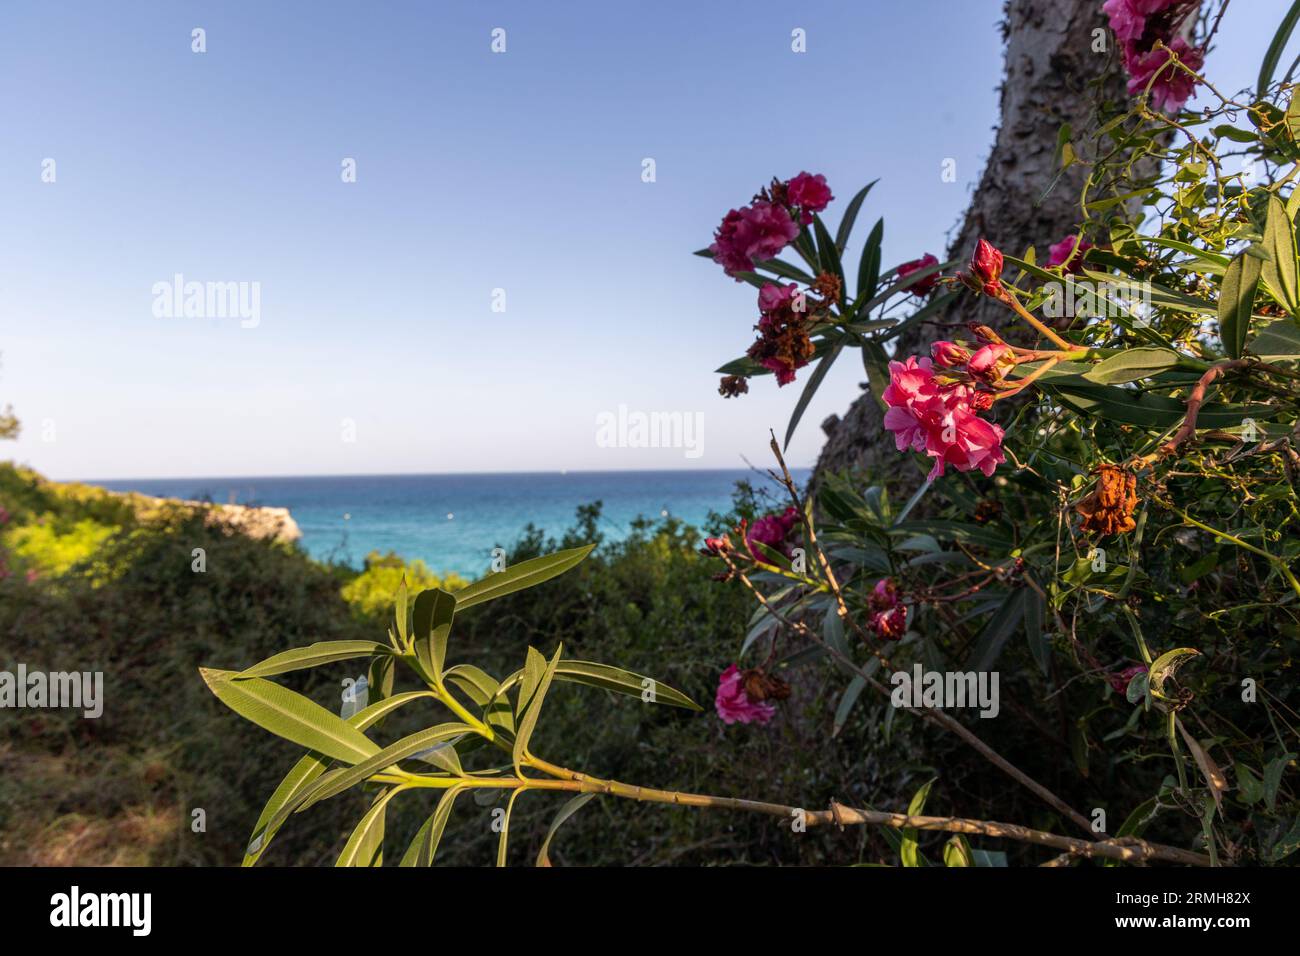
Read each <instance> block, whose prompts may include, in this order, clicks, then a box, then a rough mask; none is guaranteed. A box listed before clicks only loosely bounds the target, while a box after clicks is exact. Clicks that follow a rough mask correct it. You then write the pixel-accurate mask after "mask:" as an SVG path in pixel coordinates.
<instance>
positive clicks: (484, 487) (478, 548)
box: [97, 469, 807, 577]
mask: <svg viewBox="0 0 1300 956" xmlns="http://www.w3.org/2000/svg"><path fill="white" fill-rule="evenodd" d="M806 476H807V469H800V470H796V471H795V478H796V479H797V480H799V481H801V482H802V481H803V480H804V479H805V478H806ZM741 479H748V480H750V481H751V482H752V483H753V484H755V485H756V486H757V485H763V484H765V483H766V482H765V479H764V476H763V475H761V474H758V473H756V472H752V471H741V470H737V471H620V472H567V473H557V472H546V473H536V474H481V475H469V474H466V475H373V476H362V475H349V476H340V477H308V478H158V479H137V480H132V481H103V482H97V484H100V485H102V486H103V487H105V488H111V489H113V490H116V491H138V492H141V493H143V494H147V495H157V496H159V497H166V498H185V499H198V500H209V499H210V500H212V501H214V502H217V503H219V504H226V503H233V504H255V505H269V506H276V507H283V508H288V509H289V511H290V512H291V513H292V514H293V518H294V520H295V521H296V522H297V523H298V527H299V528H301V529H302V535H303V536H302V541H301V545H302V547H303V548H304V549H305V550H306V551H307V552H308V553H309V554H311V555H312V556H313V557H317V558H333V559H335V560H340V561H345V562H347V563H348V564H351V565H353V566H354V567H360V566H361V564H362V562H363V561H364V559H365V556H366V554H368V553H369V552H371V551H381V552H387V551H395V552H397V553H398V554H400V555H402V556H403V557H405V558H421V559H423V560H424V561H425V562H426V563H427V564H428V565H429V566H430V567H431V568H433V569H434V570H435V571H455V572H457V573H459V574H462V575H466V576H475V577H476V576H478V575H480V574H482V573H483V572H484V571H485V570H486V569H487V568H488V566H489V564H490V563H491V559H492V549H493V548H494V547H497V546H501V547H509V546H510V545H511V544H512V543H513V542H514V541H515V540H516V539H517V538H518V537H519V535H520V533H521V532H522V531H523V529H524V527H525V526H526V525H527V524H528V523H529V522H532V523H533V524H535V525H537V526H538V527H540V528H542V529H544V530H545V531H546V532H547V533H548V534H550V535H553V536H555V537H556V538H558V537H560V535H561V534H562V532H563V531H564V530H565V529H566V528H568V527H569V526H570V525H572V524H573V521H574V510H575V509H576V508H577V507H578V506H579V505H584V504H589V503H591V502H594V501H601V502H603V503H604V508H603V511H602V519H601V529H602V530H603V532H604V533H605V537H606V539H607V540H619V539H620V538H622V537H624V536H626V535H627V533H628V532H629V530H630V527H629V525H630V522H631V521H632V520H633V519H634V518H637V517H647V518H658V517H660V516H664V515H672V516H674V517H677V518H681V519H682V520H684V521H686V522H688V523H690V524H693V525H695V526H696V527H702V526H703V525H704V522H705V519H706V518H707V516H708V513H709V512H710V511H711V510H713V511H725V510H726V509H727V507H728V506H729V505H730V502H731V492H732V489H733V488H734V486H735V483H736V482H737V481H739V480H741Z"/></svg>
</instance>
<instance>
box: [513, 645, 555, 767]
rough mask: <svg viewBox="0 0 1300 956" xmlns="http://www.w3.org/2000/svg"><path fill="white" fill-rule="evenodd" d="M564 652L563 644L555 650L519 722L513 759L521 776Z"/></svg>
mask: <svg viewBox="0 0 1300 956" xmlns="http://www.w3.org/2000/svg"><path fill="white" fill-rule="evenodd" d="M529 650H532V648H529ZM563 650H564V645H563V644H561V645H559V646H558V647H556V648H555V656H554V657H552V658H551V662H550V663H549V664H547V665H546V671H545V673H543V674H542V676H541V679H540V680H539V681H538V683H537V690H536V691H535V692H534V693H533V695H532V697H531V698H530V700H529V701H528V705H527V706H528V709H527V710H526V711H524V714H523V719H522V720H520V722H519V733H518V734H516V735H515V746H514V751H513V758H514V763H515V773H517V774H519V775H520V776H522V775H523V772H522V766H521V765H522V763H523V761H524V759H525V758H526V757H527V756H528V741H529V739H530V738H531V737H532V736H533V730H534V728H536V726H537V715H538V714H539V713H540V712H541V709H542V700H543V699H544V698H545V697H546V691H547V690H548V689H549V688H550V686H551V678H552V677H554V676H555V665H556V664H558V663H559V662H560V653H561V652H562V651H563ZM521 700H522V698H521Z"/></svg>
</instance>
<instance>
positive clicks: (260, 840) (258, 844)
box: [243, 690, 434, 866]
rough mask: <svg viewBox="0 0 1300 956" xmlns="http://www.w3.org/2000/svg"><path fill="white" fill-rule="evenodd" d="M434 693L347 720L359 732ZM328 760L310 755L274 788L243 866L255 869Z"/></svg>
mask: <svg viewBox="0 0 1300 956" xmlns="http://www.w3.org/2000/svg"><path fill="white" fill-rule="evenodd" d="M433 696H434V694H433V692H432V691H427V690H413V691H408V692H406V693H404V694H398V695H396V696H394V697H388V698H385V699H384V700H381V701H379V702H377V703H374V704H371V705H370V706H369V707H367V708H366V709H365V710H362V711H360V712H359V713H357V714H354V715H353V716H351V717H349V718H348V723H349V724H351V725H352V726H353V727H356V728H357V729H358V730H365V729H366V728H367V727H371V726H373V725H374V724H376V723H378V722H379V721H380V720H382V719H383V718H384V717H386V716H387V715H388V714H389V713H390V712H392V711H394V710H396V709H397V708H398V707H401V706H402V705H404V704H407V703H410V702H411V701H412V700H416V699H417V698H420V697H433ZM328 760H329V758H328V757H326V756H324V755H323V754H320V753H316V752H314V751H313V752H311V753H308V754H307V755H306V756H304V757H303V758H302V759H301V760H299V761H298V762H297V763H296V764H294V765H293V767H292V768H291V769H290V770H289V772H288V773H287V774H285V777H284V779H283V780H282V781H280V785H279V786H278V787H276V788H275V792H274V793H272V794H271V798H270V799H269V800H268V801H267V802H266V806H265V807H263V808H262V813H261V815H260V816H259V817H258V818H257V823H255V824H254V825H253V834H252V836H251V837H250V838H249V841H248V850H247V852H245V854H244V862H243V865H244V866H253V865H254V864H256V863H257V861H258V860H259V859H260V858H261V856H262V854H263V853H265V852H266V848H267V847H268V846H269V845H270V843H271V840H272V838H273V837H274V836H275V832H276V831H277V830H278V829H279V828H280V826H281V824H283V823H284V821H285V820H287V819H288V818H289V816H290V815H291V814H292V813H293V810H294V808H295V807H297V805H298V804H299V803H300V802H301V800H302V797H303V796H304V795H305V794H306V791H307V788H308V786H309V785H310V784H312V783H314V782H315V781H316V780H317V779H318V778H319V777H320V776H321V774H323V773H324V772H325V768H326V766H327V764H328Z"/></svg>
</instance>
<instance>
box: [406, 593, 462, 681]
mask: <svg viewBox="0 0 1300 956" xmlns="http://www.w3.org/2000/svg"><path fill="white" fill-rule="evenodd" d="M455 614H456V598H455V597H454V596H453V595H451V594H450V593H448V592H447V591H444V590H442V589H441V588H429V589H428V590H426V591H421V592H420V593H419V594H417V595H416V597H415V613H414V614H413V615H412V617H413V623H414V629H413V631H412V638H413V640H414V644H415V656H416V657H417V658H418V659H419V661H420V663H421V664H422V665H423V666H424V668H425V670H427V671H428V672H429V676H430V677H432V678H433V679H434V681H435V682H440V681H441V680H442V666H443V663H444V662H445V661H446V658H447V639H448V637H449V636H450V634H451V623H452V618H453V617H454V616H455Z"/></svg>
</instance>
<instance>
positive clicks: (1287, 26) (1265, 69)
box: [1255, 0, 1300, 97]
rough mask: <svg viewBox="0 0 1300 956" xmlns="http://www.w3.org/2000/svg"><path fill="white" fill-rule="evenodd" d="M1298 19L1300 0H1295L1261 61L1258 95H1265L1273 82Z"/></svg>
mask: <svg viewBox="0 0 1300 956" xmlns="http://www.w3.org/2000/svg"><path fill="white" fill-rule="evenodd" d="M1297 21H1300V0H1295V2H1294V3H1292V4H1291V9H1289V10H1287V12H1286V16H1284V17H1283V18H1282V23H1281V24H1280V25H1279V26H1278V28H1277V32H1276V33H1275V34H1273V40H1272V42H1271V43H1269V45H1268V50H1267V52H1265V54H1264V59H1263V60H1262V61H1261V62H1260V65H1259V80H1258V81H1257V82H1256V88H1255V93H1256V95H1257V96H1260V97H1263V96H1264V94H1265V92H1266V91H1267V90H1268V88H1269V86H1270V85H1271V84H1272V83H1273V72H1274V71H1275V70H1276V69H1277V63H1278V60H1280V59H1281V58H1282V51H1283V50H1285V49H1286V45H1287V41H1289V40H1290V39H1291V33H1292V31H1293V30H1295V25H1296V22H1297Z"/></svg>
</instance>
